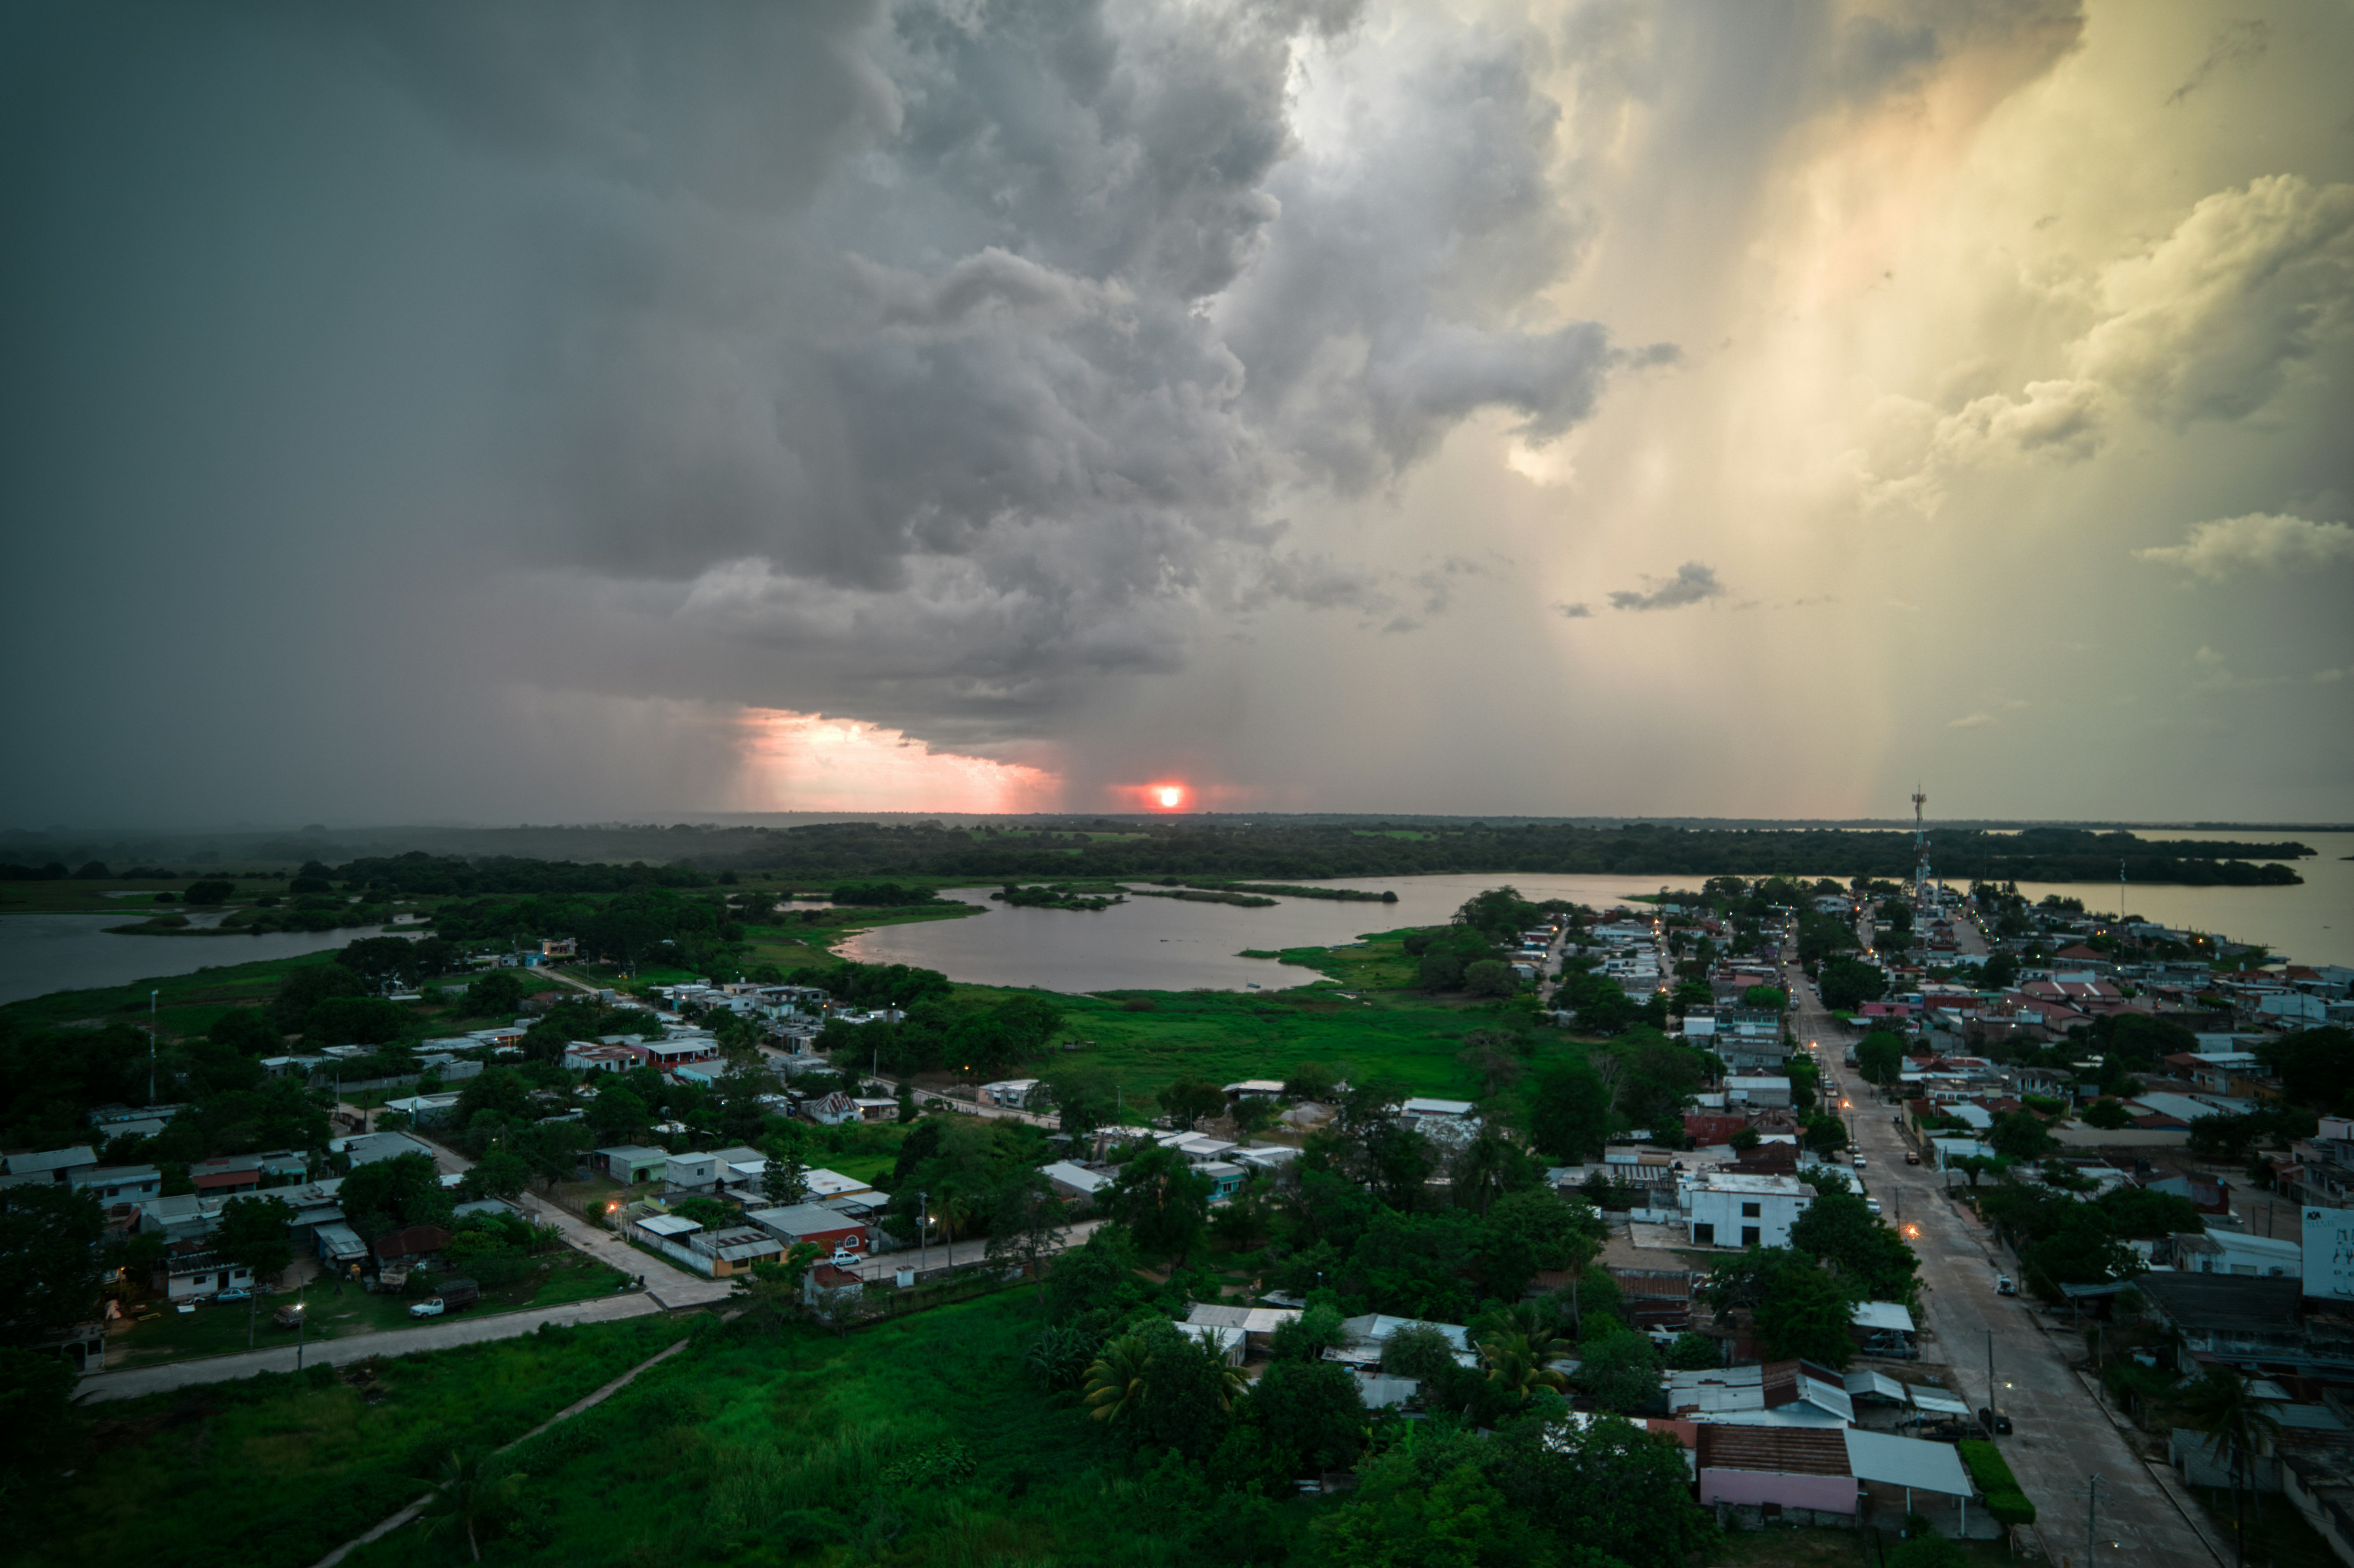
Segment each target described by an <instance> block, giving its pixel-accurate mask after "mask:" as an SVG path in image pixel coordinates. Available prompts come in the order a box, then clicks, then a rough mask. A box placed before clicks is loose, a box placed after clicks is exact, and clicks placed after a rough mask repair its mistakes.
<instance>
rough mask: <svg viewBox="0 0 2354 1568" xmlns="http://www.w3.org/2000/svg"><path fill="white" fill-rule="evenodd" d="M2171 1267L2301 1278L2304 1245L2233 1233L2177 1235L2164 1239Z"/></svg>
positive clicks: (2180, 1233) (2187, 1272) (2272, 1238)
mask: <svg viewBox="0 0 2354 1568" xmlns="http://www.w3.org/2000/svg"><path fill="white" fill-rule="evenodd" d="M2168 1250H2169V1251H2170V1252H2171V1253H2172V1255H2173V1257H2174V1266H2175V1267H2176V1268H2178V1269H2180V1270H2181V1271H2182V1272H2183V1273H2185V1274H2237V1275H2243V1276H2247V1277H2264V1278H2267V1279H2302V1278H2303V1277H2305V1244H2304V1243H2303V1242H2302V1241H2288V1240H2285V1239H2283V1238H2280V1237H2276V1236H2252V1235H2247V1234H2242V1233H2240V1232H2236V1231H2198V1232H2190V1231H2185V1232H2178V1233H2177V1234H2175V1235H2173V1236H2172V1237H2170V1238H2169V1239H2168Z"/></svg>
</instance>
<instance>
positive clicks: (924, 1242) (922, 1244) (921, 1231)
mask: <svg viewBox="0 0 2354 1568" xmlns="http://www.w3.org/2000/svg"><path fill="white" fill-rule="evenodd" d="M931 1198H932V1195H931V1194H930V1193H929V1192H917V1194H916V1266H917V1268H919V1269H921V1268H928V1267H929V1266H930V1258H931V1253H930V1251H929V1250H928V1244H929V1243H930V1241H931V1236H932V1217H931V1211H930V1209H929V1208H928V1207H927V1205H928V1204H929V1203H930V1202H931Z"/></svg>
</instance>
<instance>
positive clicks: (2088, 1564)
mask: <svg viewBox="0 0 2354 1568" xmlns="http://www.w3.org/2000/svg"><path fill="white" fill-rule="evenodd" d="M2100 1511H2101V1472H2100V1471H2098V1470H2095V1471H2094V1472H2093V1486H2092V1489H2091V1490H2090V1491H2088V1492H2086V1493H2085V1494H2084V1568H2093V1521H2094V1519H2096V1518H2097V1517H2099V1514H2100Z"/></svg>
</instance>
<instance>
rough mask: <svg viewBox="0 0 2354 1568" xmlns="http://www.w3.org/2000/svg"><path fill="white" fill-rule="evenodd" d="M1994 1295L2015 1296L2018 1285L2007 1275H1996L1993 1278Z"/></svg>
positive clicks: (2017, 1292) (2017, 1291)
mask: <svg viewBox="0 0 2354 1568" xmlns="http://www.w3.org/2000/svg"><path fill="white" fill-rule="evenodd" d="M1994 1293H1995V1294H1996V1295H1997V1296H2016V1295H2018V1294H2019V1284H2018V1282H2017V1281H2016V1280H2014V1279H2012V1278H2011V1277H2010V1276H2009V1275H2008V1274H1998V1275H1996V1276H1995V1277H1994Z"/></svg>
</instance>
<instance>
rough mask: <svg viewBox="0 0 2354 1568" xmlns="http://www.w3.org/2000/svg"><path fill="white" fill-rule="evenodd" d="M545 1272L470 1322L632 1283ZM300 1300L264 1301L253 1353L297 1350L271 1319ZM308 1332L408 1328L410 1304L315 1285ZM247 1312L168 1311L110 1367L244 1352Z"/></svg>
mask: <svg viewBox="0 0 2354 1568" xmlns="http://www.w3.org/2000/svg"><path fill="white" fill-rule="evenodd" d="M537 1261H539V1262H541V1263H545V1264H546V1265H547V1267H546V1269H545V1270H535V1271H534V1273H533V1274H532V1275H531V1276H529V1277H525V1278H524V1279H522V1280H520V1281H518V1282H517V1283H515V1284H514V1285H511V1286H506V1287H503V1288H501V1289H497V1290H490V1291H485V1292H483V1295H482V1300H481V1301H480V1302H478V1303H476V1304H475V1305H474V1306H472V1307H469V1308H466V1312H467V1314H468V1315H469V1316H474V1315H479V1314H482V1313H492V1312H514V1311H523V1310H526V1309H537V1308H548V1307H561V1306H563V1305H564V1304H565V1303H566V1302H567V1301H578V1300H582V1299H585V1298H588V1297H592V1296H605V1295H610V1294H611V1292H612V1291H613V1290H614V1288H615V1287H617V1286H619V1285H620V1283H621V1282H622V1281H623V1279H624V1278H625V1276H623V1275H622V1274H621V1272H620V1270H618V1269H614V1268H610V1267H608V1266H606V1265H604V1264H601V1263H599V1262H597V1261H596V1260H595V1259H593V1258H590V1257H587V1256H584V1255H581V1254H579V1253H576V1252H571V1251H566V1252H560V1253H552V1254H549V1255H547V1256H546V1257H544V1258H541V1259H539V1260H537ZM295 1299H297V1298H295V1297H294V1296H293V1295H292V1294H291V1293H283V1292H281V1294H279V1295H275V1296H265V1297H263V1298H261V1302H260V1311H259V1312H258V1313H257V1314H256V1318H255V1323H256V1326H255V1329H254V1338H253V1348H254V1349H256V1350H268V1349H270V1348H271V1347H273V1346H279V1345H290V1344H292V1343H293V1342H294V1331H293V1330H290V1329H281V1328H277V1327H275V1326H273V1325H272V1324H271V1322H270V1313H272V1312H273V1311H275V1310H276V1309H277V1308H280V1307H283V1306H287V1305H290V1304H291V1303H292V1302H293V1301H294V1300H295ZM300 1299H302V1302H303V1310H304V1312H305V1313H306V1314H307V1315H308V1316H309V1318H310V1325H309V1327H308V1328H307V1329H305V1330H303V1333H304V1336H305V1337H306V1338H308V1339H310V1340H334V1339H343V1338H345V1337H348V1336H350V1335H353V1334H368V1333H376V1332H378V1331H380V1330H386V1329H400V1328H406V1327H408V1325H409V1323H410V1321H411V1319H410V1318H409V1316H408V1308H409V1305H410V1298H407V1297H400V1296H376V1295H371V1294H370V1293H368V1292H367V1291H365V1290H361V1289H359V1288H358V1287H355V1286H348V1285H347V1286H345V1288H344V1290H343V1291H342V1293H341V1294H340V1295H339V1294H337V1293H336V1291H335V1288H334V1286H333V1285H331V1284H323V1283H320V1282H316V1281H314V1282H313V1284H312V1286H311V1287H310V1288H309V1290H308V1291H306V1292H305V1293H304V1294H303V1296H302V1298H300ZM245 1331H246V1307H245V1304H244V1303H243V1302H231V1303H230V1304H228V1305H227V1306H211V1305H206V1306H199V1307H198V1308H196V1310H195V1311H193V1312H180V1311H176V1310H175V1309H174V1308H170V1307H165V1308H164V1309H163V1313H162V1315H161V1316H160V1317H157V1318H155V1319H150V1320H145V1321H134V1322H132V1323H129V1324H127V1325H117V1326H116V1327H115V1328H114V1329H113V1330H111V1332H110V1333H109V1335H108V1364H109V1365H111V1366H117V1367H133V1366H147V1365H151V1364H153V1363H154V1362H157V1361H184V1360H186V1359H187V1358H188V1357H191V1356H214V1355H225V1354H228V1353H232V1352H235V1351H243V1350H245V1349H246V1342H245Z"/></svg>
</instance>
